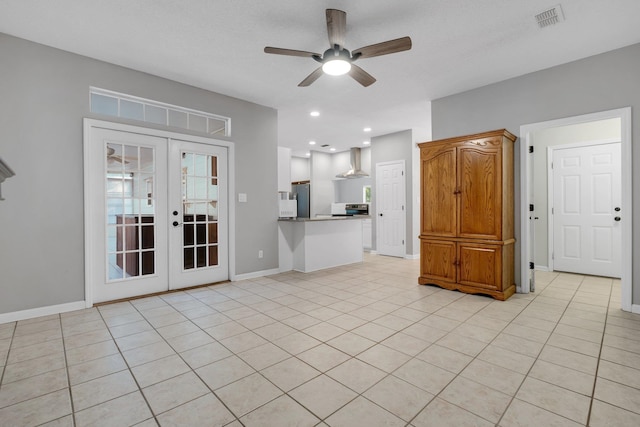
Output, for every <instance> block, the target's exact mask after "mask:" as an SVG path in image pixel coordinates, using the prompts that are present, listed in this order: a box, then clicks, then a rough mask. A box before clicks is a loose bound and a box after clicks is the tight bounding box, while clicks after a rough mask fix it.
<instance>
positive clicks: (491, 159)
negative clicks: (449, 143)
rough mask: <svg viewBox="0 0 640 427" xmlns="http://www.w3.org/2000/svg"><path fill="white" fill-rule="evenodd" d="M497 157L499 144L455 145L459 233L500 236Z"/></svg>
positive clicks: (499, 170) (499, 154)
mask: <svg viewBox="0 0 640 427" xmlns="http://www.w3.org/2000/svg"><path fill="white" fill-rule="evenodd" d="M501 157H502V156H501V153H500V149H499V148H494V147H486V146H485V147H460V148H458V191H459V197H458V199H459V200H458V202H459V220H458V236H459V237H465V238H473V239H488V240H500V239H502V230H501V224H502V196H501V194H502V188H501V185H502V176H501V167H500V163H501Z"/></svg>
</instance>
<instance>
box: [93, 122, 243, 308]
mask: <svg viewBox="0 0 640 427" xmlns="http://www.w3.org/2000/svg"><path fill="white" fill-rule="evenodd" d="M91 128H103V129H109V130H115V131H122V132H129V133H136V134H142V135H149V136H156V137H160V138H167V139H179V140H182V141H190V142H197V143H200V144H209V145H218V146H222V147H226V148H227V150H228V153H227V162H228V168H227V172H228V175H229V176H228V183H229V197H228V199H229V200H228V208H229V221H228V224H229V245H228V247H229V260H228V262H229V280H236V274H235V269H236V263H235V247H236V245H235V240H236V222H235V197H234V196H233V194H234V192H235V155H234V153H235V151H234V150H235V145H234V143H233V142H231V141H224V140H220V139H214V138H207V137H202V136H195V135H187V134H182V133H178V132H171V131H167V130H161V129H152V128H146V127H142V126H133V125H128V124H124V123H116V122H109V121H104V120H97V119H89V118H84V119H83V138H84V140H83V141H84V142H83V143H84V144H85V145H86V144H87V143H88V142H89V141H90V136H91ZM88 151H89V150H87V149H86V146H85V149H84V150H83V152H84V154H83V157H84V158H83V161H84V165H85V167H84V200H85V203H84V218H85V219H84V234H85V247H84V258H85V274H84V276H85V281H84V292H85V304H86V307H87V308H88V307H91V306H92V305H93V286H92V283H91V278H92V277H93V274H94V269H95V262H94V261H95V260H94V259H92V258H93V257H92V256H90V248H91V247H92V245H93V244H95V242H93V241H91V234H92V233H91V232H90V231H91V227H92V225H93V223H94V222H95V221H96V219H95V218H100V216H101V215H102V213H101V212H95V209H94V208H93V206H91V203H86V201H87V200H90V195H91V194H90V188H91V186H89V185H87V183H88V182H89V176H90V174H89V170H88V167H86V165H88V164H89V163H88V162H89V158H88ZM96 215H97V216H96Z"/></svg>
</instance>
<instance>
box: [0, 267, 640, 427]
mask: <svg viewBox="0 0 640 427" xmlns="http://www.w3.org/2000/svg"><path fill="white" fill-rule="evenodd" d="M418 263H419V262H418V261H409V260H402V259H395V258H388V257H382V256H372V255H367V256H366V257H365V262H364V263H362V264H357V265H351V266H346V267H341V268H336V269H332V270H326V271H321V272H317V273H312V274H301V273H294V272H290V273H286V274H279V275H276V276H271V277H265V278H259V279H254V280H247V281H241V282H235V283H226V284H220V285H215V286H211V287H205V288H199V289H195V290H190V291H186V292H177V293H171V294H166V295H163V296H156V297H151V298H144V299H138V300H133V301H130V302H123V303H117V304H111V305H104V306H101V307H99V308H92V309H87V310H81V311H76V312H72V313H65V314H62V315H54V316H48V317H44V318H37V319H30V320H25V321H20V322H17V323H16V322H14V323H8V324H2V325H0V375H1V383H0V425H2V426H12V427H13V426H31V425H33V426H35V425H47V426H73V425H75V426H85V425H106V426H118V427H120V426H128V425H137V426H156V425H162V426H173V425H176V426H242V425H244V426H278V427H279V426H316V425H319V426H350V427H354V426H366V427H370V426H396V425H397V426H413V427H424V426H438V427H440V426H456V427H461V426H495V425H499V426H504V427H510V426H580V425H582V426H584V425H591V426H605V425H609V426H639V425H640V316H639V315H632V314H629V313H625V312H622V311H621V310H620V309H619V307H620V283H619V281H616V280H611V279H604V278H597V277H585V276H580V275H573V274H557V273H539V274H538V285H537V292H536V293H535V294H529V295H517V294H516V295H515V296H513V297H512V298H510V299H509V300H508V301H506V302H499V301H494V300H493V299H491V298H488V297H483V296H473V295H465V294H462V293H458V292H452V291H447V290H442V289H439V288H437V287H432V286H419V285H417V284H416V281H417V280H416V278H417V276H418V265H419V264H418Z"/></svg>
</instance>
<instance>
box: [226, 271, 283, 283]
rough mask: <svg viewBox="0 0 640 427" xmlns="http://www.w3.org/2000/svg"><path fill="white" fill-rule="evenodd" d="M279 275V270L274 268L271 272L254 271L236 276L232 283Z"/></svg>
mask: <svg viewBox="0 0 640 427" xmlns="http://www.w3.org/2000/svg"><path fill="white" fill-rule="evenodd" d="M278 273H281V271H280V269H279V268H272V269H271V270H261V271H254V272H251V273H244V274H236V275H235V276H234V277H232V278H231V281H232V282H238V281H240V280H248V279H256V278H258V277H264V276H271V275H273V274H278Z"/></svg>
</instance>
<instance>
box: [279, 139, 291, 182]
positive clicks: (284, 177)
mask: <svg viewBox="0 0 640 427" xmlns="http://www.w3.org/2000/svg"><path fill="white" fill-rule="evenodd" d="M278 191H286V192H289V191H291V148H287V147H278Z"/></svg>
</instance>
